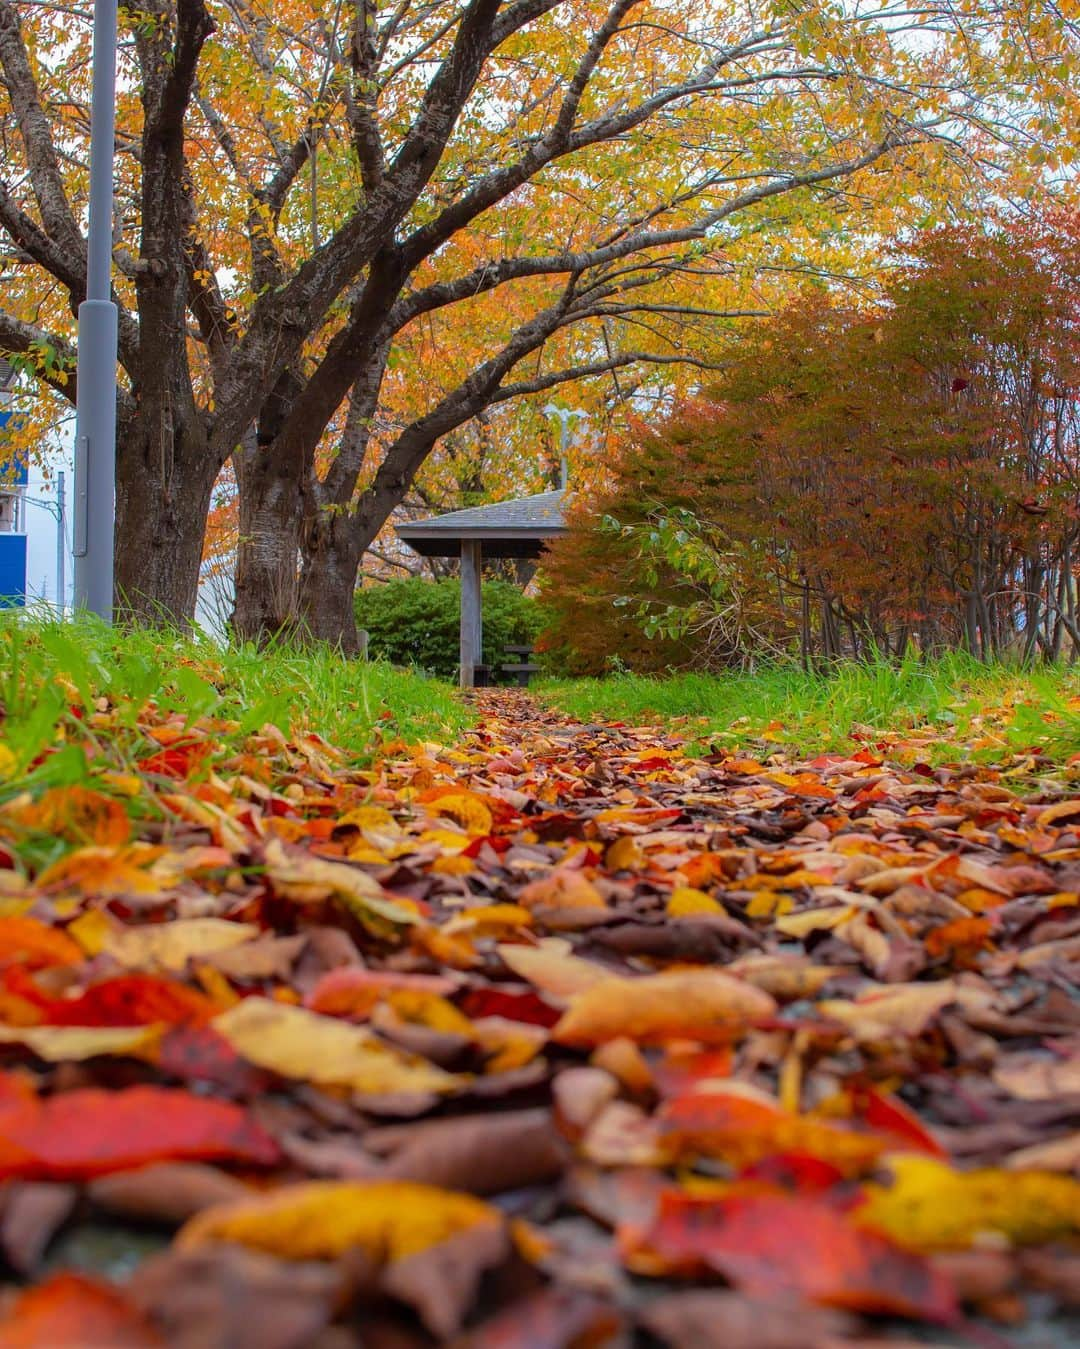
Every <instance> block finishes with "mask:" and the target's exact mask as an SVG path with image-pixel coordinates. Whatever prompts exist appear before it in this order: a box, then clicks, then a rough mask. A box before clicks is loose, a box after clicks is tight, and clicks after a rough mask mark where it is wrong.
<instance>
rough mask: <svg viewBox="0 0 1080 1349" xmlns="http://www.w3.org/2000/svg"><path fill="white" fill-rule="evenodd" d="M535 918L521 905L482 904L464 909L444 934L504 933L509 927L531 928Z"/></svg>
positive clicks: (447, 926) (454, 918) (448, 925)
mask: <svg viewBox="0 0 1080 1349" xmlns="http://www.w3.org/2000/svg"><path fill="white" fill-rule="evenodd" d="M532 921H533V917H532V914H531V913H530V912H529V911H528V909H523V908H522V907H521V905H520V904H482V905H477V906H476V907H475V908H468V909H462V910H461V912H460V913H458V914H455V915H454V917H453V918H451V919H450V921H449V922H448V923H444V924H443V931H444V932H472V933H473V934H475V935H476V936H478V937H484V936H490V935H491V934H492V933H496V932H502V931H504V930H505V929H506V928H508V927H531V926H532Z"/></svg>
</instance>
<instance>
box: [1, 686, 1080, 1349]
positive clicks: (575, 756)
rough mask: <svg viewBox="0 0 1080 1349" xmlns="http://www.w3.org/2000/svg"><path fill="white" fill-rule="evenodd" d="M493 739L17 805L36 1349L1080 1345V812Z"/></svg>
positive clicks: (315, 758) (150, 759)
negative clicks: (359, 766)
mask: <svg viewBox="0 0 1080 1349" xmlns="http://www.w3.org/2000/svg"><path fill="white" fill-rule="evenodd" d="M477 710H478V718H479V723H478V728H477V729H476V730H475V732H474V733H472V734H471V736H469V737H468V738H467V739H466V740H465V742H464V743H463V744H462V745H461V746H459V747H456V748H447V747H442V746H437V745H427V746H421V747H419V748H414V749H411V750H409V749H407V748H406V747H404V746H400V747H390V748H389V750H388V751H387V753H386V755H385V757H383V758H382V759H381V761H380V762H379V763H378V764H377V765H376V766H375V767H374V768H373V769H371V770H365V771H359V770H356V769H355V768H350V767H349V766H348V764H347V763H346V761H345V760H344V758H343V757H342V756H340V755H339V754H337V753H336V752H335V751H334V750H333V748H332V747H331V746H329V745H327V744H326V743H324V742H323V741H321V740H319V739H318V738H317V737H308V738H303V739H298V740H290V739H288V738H287V737H286V736H284V735H282V734H281V733H280V732H278V731H275V730H274V729H273V728H270V727H268V728H265V729H264V730H263V732H262V733H260V734H259V735H257V736H254V737H252V738H250V739H249V740H247V741H246V742H245V743H244V744H243V746H242V748H241V749H240V750H238V751H237V752H236V754H235V755H233V756H232V757H231V758H226V759H224V760H223V759H222V758H221V756H220V754H219V755H218V757H217V758H216V759H213V761H212V763H211V762H210V756H209V751H210V749H211V748H212V747H213V744H214V736H215V733H216V731H215V727H214V725H213V724H210V723H200V724H197V725H196V726H195V727H189V726H187V725H185V724H184V723H183V722H182V721H181V720H179V719H177V720H175V721H169V720H167V719H159V720H158V721H157V722H155V721H154V720H153V719H152V718H150V719H149V720H148V721H145V722H144V725H143V726H142V727H141V728H140V729H141V734H143V735H144V736H145V737H146V740H147V743H149V744H150V750H149V752H146V753H143V754H142V757H141V758H140V759H139V760H138V762H137V764H135V765H134V771H132V772H130V773H127V772H118V771H116V770H115V768H111V767H108V766H104V767H103V766H101V765H99V766H98V767H97V768H95V770H94V772H93V773H92V775H91V777H90V779H89V780H88V781H87V782H86V783H85V784H83V785H79V786H58V787H53V788H51V789H48V790H46V791H44V792H43V793H41V794H38V795H37V796H36V797H34V796H31V795H21V796H17V797H15V798H14V799H11V800H9V801H8V803H7V804H6V805H5V806H4V807H3V809H2V810H0V1058H2V1062H0V1180H2V1189H0V1258H2V1261H3V1263H4V1265H5V1266H6V1273H5V1275H4V1287H3V1292H2V1294H0V1349H14V1346H43V1347H44V1349H76V1347H77V1349H106V1347H107V1349H125V1347H128V1346H130V1347H132V1349H134V1347H136V1346H138V1347H139V1349H141V1347H142V1346H173V1347H179V1349H360V1347H361V1346H362V1347H363V1349H422V1347H423V1346H430V1345H435V1344H453V1345H460V1346H462V1349H464V1347H465V1346H468V1347H469V1349H599V1347H600V1346H612V1347H622V1349H628V1346H631V1345H641V1346H644V1345H652V1346H655V1345H666V1346H671V1347H672V1349H710V1346H716V1349H721V1347H722V1349H835V1347H837V1346H844V1345H849V1346H851V1345H862V1346H864V1349H865V1347H866V1346H871V1345H892V1346H894V1349H895V1346H896V1345H898V1344H903V1343H908V1344H912V1343H916V1342H917V1343H920V1344H924V1345H925V1344H927V1343H935V1344H949V1345H958V1344H974V1345H978V1346H984V1349H990V1347H991V1346H994V1345H999V1346H1000V1345H1003V1344H1004V1345H1008V1344H1019V1343H1023V1344H1024V1345H1034V1344H1067V1343H1075V1342H1076V1341H1075V1339H1073V1338H1072V1337H1073V1336H1074V1335H1075V1334H1076V1333H1077V1321H1076V1319H1075V1314H1076V1308H1077V1303H1078V1300H1080V1246H1078V1245H1077V1244H1076V1243H1077V1238H1078V1236H1080V1182H1078V1181H1077V1179H1076V1175H1077V1170H1078V1167H1080V1132H1077V1130H1078V1127H1080V1121H1078V1114H1080V1004H1078V1001H1077V998H1076V993H1077V972H1078V969H1080V963H1078V962H1080V908H1078V898H1080V792H1078V793H1077V794H1076V795H1073V794H1070V789H1069V787H1068V785H1067V779H1058V780H1057V781H1049V780H1046V781H1044V780H1040V779H1037V778H1026V779H1025V778H1023V777H1021V778H1019V779H1018V780H1016V781H1013V780H1011V779H1010V784H1011V785H1007V783H1006V780H1005V779H1004V778H1003V776H1002V774H1001V773H1000V772H997V771H995V770H994V769H992V768H989V767H986V766H975V765H970V764H969V765H963V764H961V765H960V766H957V767H954V768H930V767H929V766H927V765H924V764H919V763H914V764H911V765H910V766H907V767H899V766H897V765H896V764H895V763H891V762H890V761H889V760H887V759H885V760H883V758H882V757H881V755H880V754H879V752H878V751H877V750H875V749H873V748H864V749H861V750H859V751H858V752H855V750H854V749H853V751H852V753H851V754H850V755H842V754H830V755H826V756H824V757H822V758H819V759H816V760H813V761H811V762H803V763H794V762H790V761H781V760H780V758H779V757H778V756H772V757H767V758H766V761H765V762H761V761H758V760H753V759H748V758H738V757H731V756H726V755H725V756H720V755H716V756H713V757H712V758H707V759H700V758H697V759H696V758H692V757H688V755H687V754H686V752H685V750H684V748H683V747H682V745H681V743H680V741H679V740H678V739H677V738H676V737H675V736H672V735H666V734H664V733H663V732H661V731H657V730H655V729H651V730H650V729H647V728H638V729H635V728H630V727H625V726H619V725H604V726H582V725H575V724H570V723H568V722H565V721H564V720H563V719H561V718H560V717H558V716H557V715H555V714H554V713H550V712H546V711H544V710H543V709H541V708H540V707H539V706H538V705H537V704H535V703H534V702H532V701H531V700H530V699H529V697H528V696H527V695H525V694H521V693H517V692H497V693H496V692H491V693H486V694H480V695H478V703H477ZM109 719H110V713H109V707H108V704H107V703H105V702H102V703H101V704H100V709H99V712H98V714H97V715H96V716H94V717H91V718H89V719H88V720H87V725H86V736H87V743H88V745H90V746H92V745H93V744H94V743H96V742H100V741H101V740H102V739H103V738H104V737H107V735H108V733H109ZM908 757H909V758H910V757H911V756H910V755H909V756H908ZM102 763H105V760H102ZM46 843H48V845H49V846H48V847H46V846H45V844H46ZM42 859H47V860H44V861H43V860H42ZM103 1251H104V1252H105V1255H104V1256H103V1255H102V1252H103ZM1014 1336H1018V1337H1019V1338H1014Z"/></svg>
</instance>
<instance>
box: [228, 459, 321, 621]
mask: <svg viewBox="0 0 1080 1349" xmlns="http://www.w3.org/2000/svg"><path fill="white" fill-rule="evenodd" d="M233 462H234V463H235V465H236V470H237V480H238V485H239V502H240V505H239V512H240V518H239V533H238V539H237V547H236V601H235V608H234V610H233V631H234V632H235V634H236V635H237V636H238V637H240V638H243V639H244V640H246V641H253V642H263V641H266V640H268V639H269V638H272V637H274V636H276V635H277V634H279V633H290V632H292V631H294V630H295V627H296V620H297V567H298V559H299V553H300V530H301V522H302V519H303V513H304V496H303V488H304V482H303V473H302V471H301V468H302V466H301V465H299V464H298V463H297V462H296V456H295V455H294V454H291V453H288V452H287V451H285V450H284V448H283V447H282V445H281V443H280V442H279V441H277V442H273V443H271V444H269V445H255V446H252V447H251V448H249V449H241V450H238V451H237V452H236V454H235V455H234V456H233Z"/></svg>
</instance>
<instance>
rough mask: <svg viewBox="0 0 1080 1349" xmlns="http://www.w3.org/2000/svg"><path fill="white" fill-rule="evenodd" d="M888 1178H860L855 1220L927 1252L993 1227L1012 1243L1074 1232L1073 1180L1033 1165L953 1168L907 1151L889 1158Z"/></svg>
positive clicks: (964, 1242) (1076, 1196) (1079, 1224)
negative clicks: (875, 1181) (861, 1197)
mask: <svg viewBox="0 0 1080 1349" xmlns="http://www.w3.org/2000/svg"><path fill="white" fill-rule="evenodd" d="M889 1168H890V1170H891V1171H892V1173H893V1183H892V1184H891V1185H867V1186H866V1190H865V1193H866V1195H867V1202H866V1203H865V1204H864V1205H862V1206H861V1207H860V1208H858V1209H857V1210H856V1212H857V1214H858V1218H859V1221H860V1222H865V1223H866V1224H867V1225H868V1226H871V1227H875V1228H877V1229H878V1230H879V1231H882V1232H885V1233H887V1234H888V1235H889V1236H891V1237H893V1238H894V1239H895V1240H896V1241H898V1242H900V1243H901V1244H902V1245H904V1246H909V1247H911V1248H913V1249H915V1250H920V1251H933V1250H947V1249H950V1248H956V1247H964V1246H970V1245H971V1244H972V1243H973V1242H974V1241H975V1240H976V1239H977V1238H979V1237H981V1236H982V1235H983V1234H984V1233H991V1232H996V1233H1000V1234H1001V1235H1003V1236H1006V1237H1008V1238H1009V1240H1010V1241H1012V1242H1013V1243H1015V1244H1016V1245H1026V1244H1033V1243H1037V1242H1044V1241H1054V1240H1057V1239H1060V1238H1063V1237H1069V1236H1075V1235H1076V1234H1077V1233H1080V1182H1078V1181H1076V1180H1073V1179H1072V1178H1071V1177H1069V1176H1057V1175H1047V1174H1045V1173H1044V1172H1040V1171H1006V1170H999V1169H987V1170H982V1171H953V1170H952V1168H951V1167H949V1166H946V1165H945V1164H944V1163H943V1162H937V1161H934V1160H933V1159H932V1158H929V1157H919V1156H915V1155H914V1154H912V1155H904V1156H897V1157H893V1158H890V1159H889Z"/></svg>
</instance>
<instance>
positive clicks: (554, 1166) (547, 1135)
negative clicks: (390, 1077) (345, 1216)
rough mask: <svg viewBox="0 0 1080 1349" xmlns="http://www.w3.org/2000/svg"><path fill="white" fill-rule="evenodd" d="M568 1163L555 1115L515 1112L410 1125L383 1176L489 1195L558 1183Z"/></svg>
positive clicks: (527, 1111) (531, 1111)
mask: <svg viewBox="0 0 1080 1349" xmlns="http://www.w3.org/2000/svg"><path fill="white" fill-rule="evenodd" d="M565 1161H566V1157H565V1154H564V1152H563V1149H562V1147H561V1146H560V1142H559V1138H558V1134H557V1132H556V1130H555V1127H554V1123H553V1121H552V1118H551V1112H550V1111H549V1110H546V1109H544V1110H515V1111H507V1112H505V1113H501V1114H496V1113H487V1114H484V1115H465V1116H463V1117H461V1118H459V1119H450V1120H432V1121H430V1122H429V1123H424V1124H413V1125H410V1126H408V1128H407V1129H404V1130H402V1143H401V1146H400V1147H399V1148H398V1149H397V1150H396V1151H395V1152H394V1153H393V1155H392V1156H391V1158H390V1159H389V1161H388V1162H387V1163H386V1166H385V1168H384V1170H383V1171H382V1173H381V1174H382V1175H383V1177H385V1178H386V1179H388V1180H389V1179H395V1180H412V1181H419V1182H422V1183H423V1184H425V1185H437V1186H440V1187H441V1188H443V1189H448V1190H466V1191H468V1192H469V1193H471V1194H484V1195H486V1194H498V1193H500V1192H501V1191H503V1190H514V1189H519V1188H523V1187H525V1186H528V1185H539V1184H541V1183H543V1182H544V1181H548V1180H553V1179H554V1178H555V1177H556V1176H558V1175H560V1174H561V1172H562V1168H563V1165H564V1163H565Z"/></svg>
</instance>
